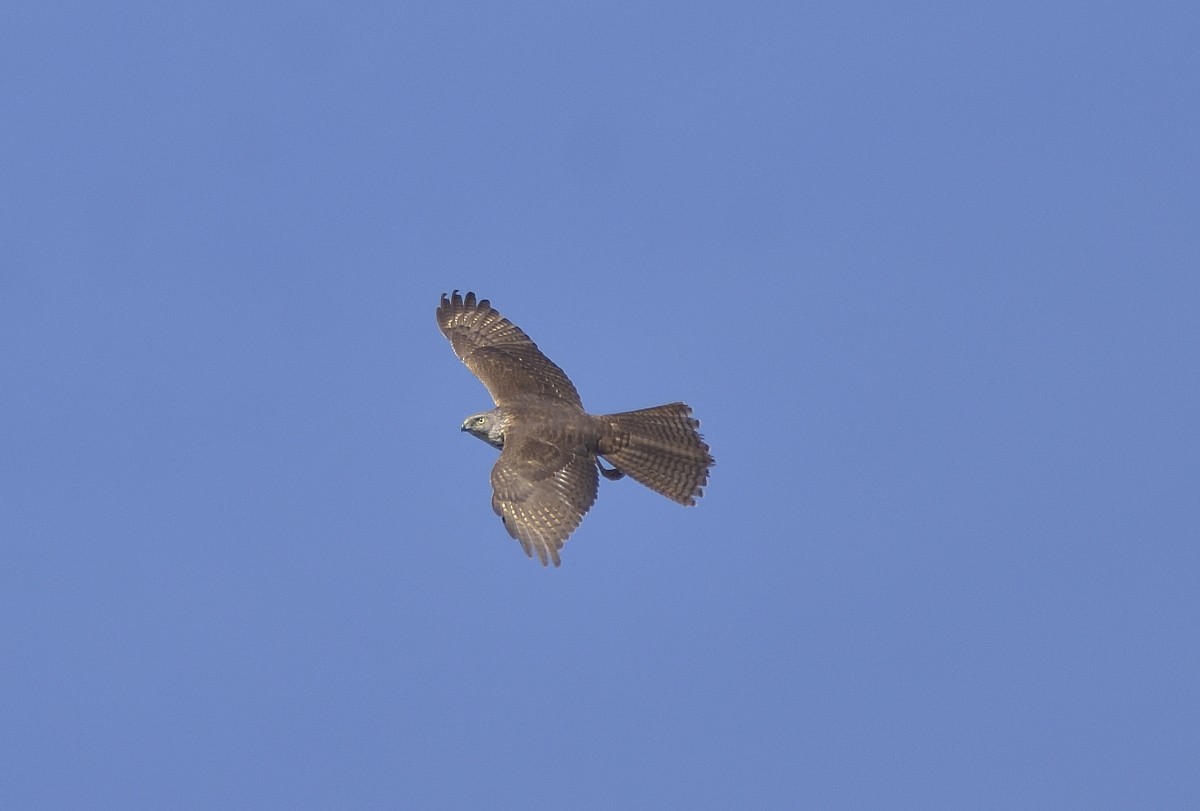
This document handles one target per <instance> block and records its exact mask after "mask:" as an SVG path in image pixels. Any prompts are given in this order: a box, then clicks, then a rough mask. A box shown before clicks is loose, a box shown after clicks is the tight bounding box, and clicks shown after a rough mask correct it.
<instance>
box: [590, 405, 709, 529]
mask: <svg viewBox="0 0 1200 811" xmlns="http://www.w3.org/2000/svg"><path fill="white" fill-rule="evenodd" d="M691 414H692V409H691V408H689V407H688V406H687V405H686V404H684V403H671V404H670V405H662V406H656V407H654V408H643V409H641V410H640V411H624V412H622V413H620V414H606V415H605V416H602V417H598V418H597V419H599V420H600V421H601V422H602V423H603V425H604V433H603V434H602V436H601V439H600V442H599V446H598V448H597V452H598V453H599V454H600V455H601V456H603V457H604V458H605V459H607V460H608V462H609V464H611V465H613V466H614V467H615V468H616V469H617V470H619V471H620V472H621V473H625V474H627V475H629V476H632V477H633V478H635V479H637V480H638V481H639V482H641V483H642V484H644V485H646V486H647V487H649V488H650V489H651V490H654V491H655V492H657V493H662V494H663V495H664V496H666V497H667V498H669V499H671V500H672V501H678V502H679V503H680V504H687V505H692V504H695V503H696V499H697V498H699V497H700V496H701V495H703V488H704V485H705V484H706V483H707V482H708V469H709V468H710V467H712V465H713V458H712V455H711V454H710V453H709V452H708V445H706V444H704V440H703V439H701V438H700V432H699V430H698V429H699V427H700V422H699V421H698V420H695V419H693V418H692V416H691ZM609 478H612V477H609Z"/></svg>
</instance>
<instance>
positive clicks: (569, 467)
mask: <svg viewBox="0 0 1200 811" xmlns="http://www.w3.org/2000/svg"><path fill="white" fill-rule="evenodd" d="M598 481H599V480H598V478H597V476H596V460H595V457H594V456H593V455H591V454H589V453H588V452H587V451H586V449H585V448H583V447H579V448H575V449H573V448H570V447H566V446H564V445H560V444H556V443H555V442H554V441H553V440H552V439H551V440H548V439H544V438H541V437H534V436H529V435H528V434H526V433H525V432H516V433H515V434H510V435H509V436H508V437H507V438H506V439H505V441H504V450H502V451H501V452H500V458H499V459H497V460H496V465H495V467H493V468H492V509H493V510H495V511H496V514H497V515H499V516H500V518H501V519H502V520H503V521H504V527H505V529H507V530H508V534H509V535H511V536H513V537H514V538H516V539H517V540H518V541H520V542H521V546H522V547H523V548H524V549H525V554H526V555H529V557H533V554H534V552H536V553H537V556H538V559H540V560H541V561H542V565H543V566H545V565H546V563H547V561H552V562H553V563H554V565H555V566H557V565H559V557H558V550H560V549H562V546H563V543H565V542H566V540H567V538H568V537H569V536H570V535H571V533H572V532H574V531H575V528H576V527H578V526H579V522H580V521H582V520H583V516H584V513H586V512H587V511H588V509H590V508H591V506H592V504H594V503H595V501H596V488H597V486H598Z"/></svg>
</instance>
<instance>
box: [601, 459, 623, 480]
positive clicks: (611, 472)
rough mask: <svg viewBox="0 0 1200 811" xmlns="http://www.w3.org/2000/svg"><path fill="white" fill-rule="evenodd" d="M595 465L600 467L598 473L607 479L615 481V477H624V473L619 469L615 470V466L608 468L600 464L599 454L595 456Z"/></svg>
mask: <svg viewBox="0 0 1200 811" xmlns="http://www.w3.org/2000/svg"><path fill="white" fill-rule="evenodd" d="M596 467H598V468H600V475H601V476H603V477H604V478H606V479H608V480H609V481H614V482H615V481H616V480H617V479H623V478H625V474H624V473H622V472H621V471H619V470H617V469H616V468H615V467H614V468H612V469H609V468H606V467H605V466H604V465H602V464H600V457H599V456H597V457H596Z"/></svg>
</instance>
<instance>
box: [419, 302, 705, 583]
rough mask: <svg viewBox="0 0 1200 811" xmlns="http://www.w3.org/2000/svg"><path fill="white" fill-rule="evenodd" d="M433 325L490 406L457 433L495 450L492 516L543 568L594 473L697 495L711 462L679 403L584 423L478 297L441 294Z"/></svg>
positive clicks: (573, 396) (585, 497)
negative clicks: (492, 405)
mask: <svg viewBox="0 0 1200 811" xmlns="http://www.w3.org/2000/svg"><path fill="white" fill-rule="evenodd" d="M437 320H438V326H439V327H440V328H441V330H442V333H443V334H444V335H445V336H446V338H448V339H449V341H450V345H451V346H452V347H454V352H455V354H457V355H458V357H459V358H461V359H462V362H463V363H465V364H466V365H467V368H468V369H470V370H471V371H472V372H473V373H474V374H475V376H476V377H478V378H479V380H480V381H481V382H482V383H483V385H484V386H485V387H486V388H487V390H488V393H489V394H491V395H492V400H493V401H494V402H495V404H496V407H495V408H493V409H492V410H491V411H485V412H483V413H482V414H476V415H473V416H471V417H468V418H467V420H466V422H464V423H463V426H462V430H464V431H468V432H470V433H472V434H474V435H475V436H477V437H479V438H480V439H482V440H483V441H485V442H487V443H488V444H490V445H493V446H495V447H497V448H499V449H500V458H499V459H497V460H496V464H495V466H494V467H493V468H492V509H494V510H495V511H496V514H497V515H499V516H500V518H501V519H502V520H503V521H504V526H505V528H506V529H507V530H508V532H509V534H510V535H512V537H514V538H516V539H517V540H518V541H520V543H521V546H522V547H523V548H524V549H525V554H527V555H529V556H530V557H532V556H533V554H534V553H536V554H537V556H538V558H539V559H540V560H541V562H542V565H543V566H544V565H546V564H547V563H549V562H553V563H554V565H555V566H558V565H559V564H560V562H561V560H560V558H559V554H558V553H559V550H560V549H562V546H563V543H564V542H566V540H567V538H568V537H570V535H571V533H572V532H574V531H575V529H576V527H578V526H579V523H580V521H582V520H583V516H584V514H585V513H587V511H588V509H590V508H591V506H592V504H593V503H595V501H596V490H597V487H598V486H599V478H598V476H597V473H601V474H603V475H604V477H605V478H607V479H619V478H621V477H622V476H624V475H626V474H628V475H629V476H631V477H632V478H633V479H635V480H637V481H639V482H641V483H642V484H644V485H646V486H647V487H649V488H651V489H652V490H654V491H656V492H658V493H661V494H663V495H664V496H666V497H667V498H669V499H672V500H673V501H677V502H679V503H680V504H685V505H692V504H695V503H696V499H697V498H699V497H700V496H701V495H702V493H703V487H704V485H705V483H706V482H707V481H708V470H709V468H710V467H712V465H713V458H712V456H711V455H710V454H709V452H708V445H706V444H704V440H703V439H701V437H700V434H699V431H698V429H699V426H700V423H699V422H698V421H697V420H695V419H693V418H692V416H691V413H692V410H691V408H689V407H688V406H687V405H685V404H683V403H671V404H670V405H663V406H657V407H655V408H646V409H642V410H641V411H627V412H623V413H620V414H606V415H602V416H593V415H591V414H588V413H586V412H585V411H584V410H583V402H582V401H581V400H580V399H579V393H578V392H577V391H576V390H575V386H574V385H572V383H571V381H570V379H569V378H568V377H567V375H566V373H565V372H563V370H562V369H560V368H559V367H558V366H556V365H555V364H554V362H553V361H551V360H550V359H549V358H547V357H546V356H545V355H543V354H542V352H541V350H539V349H538V348H537V344H535V343H534V342H533V341H531V340H530V339H529V336H528V335H526V334H525V333H524V332H522V331H521V330H520V329H519V328H518V327H517V326H516V325H514V324H513V323H512V322H511V321H509V320H508V319H507V318H504V317H503V316H502V315H500V313H498V312H496V310H495V309H493V308H492V306H491V304H490V303H489V302H488V301H487V299H480V300H477V299H476V298H475V294H474V293H467V295H466V297H463V296H460V295H459V294H458V291H457V290H456V291H454V292H453V293H452V294H451V295H450V296H449V297H447V296H446V295H445V294H442V298H441V303H440V305H439V306H438V310H437ZM599 457H603V458H604V459H606V460H607V461H608V462H609V464H611V465H612V466H613V467H612V469H607V468H605V467H603V466H602V465H601V464H600V462H599Z"/></svg>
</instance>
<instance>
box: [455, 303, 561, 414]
mask: <svg viewBox="0 0 1200 811" xmlns="http://www.w3.org/2000/svg"><path fill="white" fill-rule="evenodd" d="M437 321H438V326H439V327H441V330H442V334H443V335H445V336H446V338H448V339H449V340H450V345H451V346H452V347H454V352H455V354H456V355H458V357H459V358H461V359H462V362H463V363H465V364H466V365H467V368H468V369H470V370H471V371H472V372H473V373H474V374H475V376H476V377H478V378H479V379H480V381H481V382H482V383H483V385H484V386H486V387H487V390H488V393H489V394H491V395H492V400H493V401H495V403H496V405H498V406H502V405H506V404H509V403H512V402H513V401H514V400H517V399H521V398H527V397H528V396H530V395H533V396H540V397H544V398H549V399H552V400H559V401H561V402H564V403H570V404H571V405H574V406H577V407H579V408H580V409H581V410H582V408H583V402H582V401H581V400H580V399H579V393H578V392H577V391H575V386H574V385H572V384H571V381H570V379H569V378H568V377H567V375H566V373H565V372H564V371H563V370H562V369H560V368H558V366H556V365H555V364H554V362H553V361H551V360H550V359H549V358H547V357H546V356H545V355H543V354H542V352H541V350H540V349H538V348H537V344H535V343H534V342H533V341H531V340H530V339H529V336H528V335H526V334H525V333H524V332H522V331H521V329H520V328H519V327H517V326H516V325H515V324H513V323H512V322H511V321H509V320H508V319H507V318H505V317H504V316H502V315H500V313H498V312H496V310H495V309H493V308H492V305H491V304H490V303H489V302H488V300H487V299H480V300H478V301H476V299H475V294H474V293H467V295H466V298H463V297H462V296H460V295H459V294H458V291H457V290H455V291H454V293H452V294H451V295H450V297H449V298H447V297H446V294H445V293H443V294H442V300H441V303H440V304H439V305H438V309H437Z"/></svg>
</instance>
